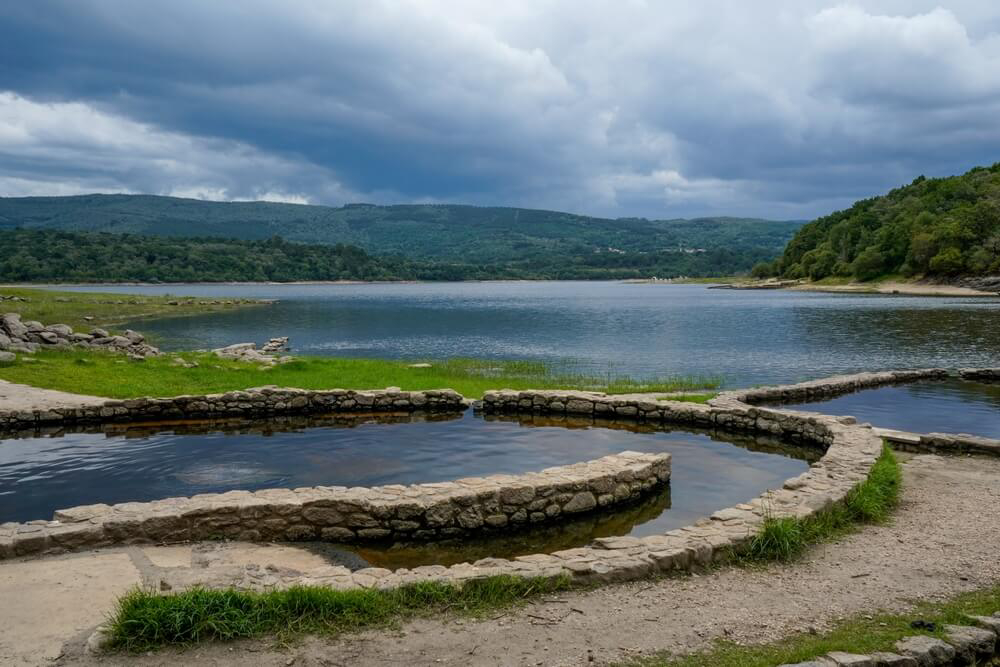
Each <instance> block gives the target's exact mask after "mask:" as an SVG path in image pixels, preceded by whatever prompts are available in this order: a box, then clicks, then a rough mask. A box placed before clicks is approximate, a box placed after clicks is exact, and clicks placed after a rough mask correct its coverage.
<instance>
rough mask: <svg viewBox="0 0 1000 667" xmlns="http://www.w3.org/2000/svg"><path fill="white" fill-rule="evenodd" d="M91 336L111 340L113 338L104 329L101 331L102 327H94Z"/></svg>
mask: <svg viewBox="0 0 1000 667" xmlns="http://www.w3.org/2000/svg"><path fill="white" fill-rule="evenodd" d="M90 335H91V336H93V337H94V338H110V337H111V334H109V333H108V332H107V331H105V330H104V329H101V328H100V327H94V328H93V329H91V330H90Z"/></svg>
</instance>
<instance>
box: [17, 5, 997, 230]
mask: <svg viewBox="0 0 1000 667" xmlns="http://www.w3.org/2000/svg"><path fill="white" fill-rule="evenodd" d="M997 161H1000V3H998V2H994V1H993V0H976V1H973V0H957V1H955V2H940V1H939V2H925V1H924V0H905V1H903V0H898V1H897V0H879V1H877V0H871V1H866V0H856V1H854V2H846V3H840V2H818V1H813V0H787V1H786V0H760V1H759V2H749V1H746V0H700V1H699V2H687V1H684V2H678V1H673V0H660V1H654V0H649V1H642V0H613V1H607V2H596V1H593V0H504V2H496V1H495V0H490V1H480V0H453V1H447V2H446V1H444V0H394V1H384V2H383V1H380V0H358V1H354V0H325V1H321V0H281V1H280V2H278V1H271V2H263V1H261V0H234V1H229V0H213V1H212V2H205V1H204V0H170V1H169V2H164V1H160V0H148V1H144V2H134V1H133V0H65V1H59V0H32V1H31V2H7V3H4V6H3V7H2V9H0V196H25V195H66V194H78V193H90V192H131V193H150V194H164V195H174V196H182V197H194V198H201V199H212V200H252V199H263V200H271V201H288V202H298V203H314V204H328V205H342V204H344V203H349V202H372V203H403V202H417V203H421V202H424V203H470V204H481V205H503V206H524V207H532V208H548V209H556V210H566V211H572V212H576V213H583V214H590V215H600V216H608V217H630V216H642V217H648V218H673V217H693V216H702V215H706V216H707V215H737V216H760V217H769V218H811V217H815V216H818V215H822V214H825V213H829V212H831V211H833V210H836V209H839V208H844V207H846V206H849V205H850V204H851V203H853V202H854V201H855V200H857V199H859V198H863V197H868V196H873V195H876V194H880V193H883V192H885V191H886V190H888V189H890V188H892V187H895V186H898V185H901V184H905V183H908V182H909V181H911V180H912V179H913V178H915V177H916V176H918V175H921V174H924V175H927V176H944V175H950V174H955V173H961V172H963V171H965V170H967V169H969V168H970V167H973V166H976V165H986V164H992V163H994V162H997Z"/></svg>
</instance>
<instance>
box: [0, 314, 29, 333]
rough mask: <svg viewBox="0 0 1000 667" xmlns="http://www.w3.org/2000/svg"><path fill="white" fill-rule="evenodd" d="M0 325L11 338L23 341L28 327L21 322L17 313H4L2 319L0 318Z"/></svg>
mask: <svg viewBox="0 0 1000 667" xmlns="http://www.w3.org/2000/svg"><path fill="white" fill-rule="evenodd" d="M0 325H2V326H3V328H4V330H5V331H6V332H7V333H8V334H9V335H10V337H11V338H16V339H18V340H24V337H25V336H26V335H27V334H28V327H26V326H25V325H24V323H23V322H21V316H20V315H18V314H17V313H6V314H5V315H3V317H0Z"/></svg>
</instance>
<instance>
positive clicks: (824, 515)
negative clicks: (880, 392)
mask: <svg viewBox="0 0 1000 667" xmlns="http://www.w3.org/2000/svg"><path fill="white" fill-rule="evenodd" d="M901 489H902V470H901V469H900V467H899V463H898V462H897V461H896V457H895V456H894V455H893V453H892V450H891V449H889V447H888V446H883V448H882V454H881V455H880V456H879V458H878V460H877V461H876V462H875V465H873V466H872V469H871V472H870V473H869V475H868V479H866V480H865V481H864V482H862V483H861V484H858V485H857V486H855V487H854V488H853V489H851V491H850V492H849V493H848V494H847V496H846V497H845V498H844V500H843V502H840V503H837V504H835V505H834V506H833V507H830V508H829V509H826V510H824V511H822V512H817V513H816V514H814V515H812V516H810V517H807V518H804V519H797V518H788V517H783V518H775V517H770V516H769V517H766V518H765V519H764V525H763V526H762V527H761V530H760V532H758V533H757V535H755V536H754V538H753V539H752V540H751V541H750V544H749V545H748V546H747V548H746V550H745V551H744V552H741V553H740V554H738V560H739V561H741V562H743V563H761V562H770V561H790V560H793V559H795V558H797V557H798V556H800V555H801V554H802V552H804V551H805V550H806V549H807V548H809V547H810V546H811V545H813V544H816V543H817V542H821V541H823V540H828V539H831V538H833V537H837V536H838V535H842V534H844V533H846V532H849V531H851V530H853V529H854V528H855V527H856V526H857V525H859V524H868V523H881V522H884V521H885V520H886V519H888V518H889V515H890V514H891V512H892V510H893V509H894V508H895V507H896V505H898V504H899V494H900V491H901Z"/></svg>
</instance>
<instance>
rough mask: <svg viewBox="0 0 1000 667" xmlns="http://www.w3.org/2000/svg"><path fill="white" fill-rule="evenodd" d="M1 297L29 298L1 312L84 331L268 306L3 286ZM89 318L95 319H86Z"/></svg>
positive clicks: (2, 304)
mask: <svg viewBox="0 0 1000 667" xmlns="http://www.w3.org/2000/svg"><path fill="white" fill-rule="evenodd" d="M0 295H3V296H8V297H9V296H19V297H22V298H25V299H28V300H27V301H0V312H3V313H10V312H13V313H20V315H21V319H23V320H37V321H38V322H41V323H42V324H68V325H69V326H71V327H73V328H74V329H79V330H81V331H84V332H86V331H89V330H90V328H91V327H95V326H96V327H114V326H115V325H119V324H122V323H124V322H129V321H132V320H139V319H143V318H149V317H168V316H181V315H197V314H200V313H208V312H218V311H228V310H234V309H236V308H246V307H248V306H259V305H263V304H266V303H267V302H266V301H258V300H254V299H227V298H218V297H203V298H201V299H195V298H192V297H179V296H169V295H167V296H148V295H143V294H112V293H105V292H66V291H57V290H49V289H31V288H27V287H9V286H0ZM171 304H173V305H171ZM85 317H89V318H92V319H90V320H86V319H84V318H85Z"/></svg>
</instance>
